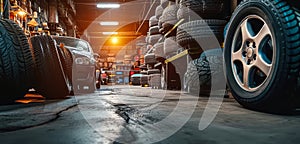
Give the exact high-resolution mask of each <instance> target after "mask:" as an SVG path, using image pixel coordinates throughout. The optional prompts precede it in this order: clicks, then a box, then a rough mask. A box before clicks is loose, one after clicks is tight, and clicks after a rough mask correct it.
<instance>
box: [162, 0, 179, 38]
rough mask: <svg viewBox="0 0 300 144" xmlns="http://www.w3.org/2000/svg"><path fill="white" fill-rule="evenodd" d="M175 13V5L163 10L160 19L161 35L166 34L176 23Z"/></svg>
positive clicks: (176, 9) (176, 8)
mask: <svg viewBox="0 0 300 144" xmlns="http://www.w3.org/2000/svg"><path fill="white" fill-rule="evenodd" d="M177 11H178V6H177V5H170V6H168V7H166V8H165V9H164V11H163V14H162V16H161V18H160V22H161V25H162V30H161V32H163V34H165V33H168V32H169V31H170V30H171V29H172V28H173V27H174V25H175V24H176V23H177ZM175 34H176V32H175Z"/></svg>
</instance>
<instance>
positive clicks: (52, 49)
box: [30, 36, 71, 99]
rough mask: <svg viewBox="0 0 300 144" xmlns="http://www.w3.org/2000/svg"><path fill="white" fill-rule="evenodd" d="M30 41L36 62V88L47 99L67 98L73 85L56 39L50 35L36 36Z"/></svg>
mask: <svg viewBox="0 0 300 144" xmlns="http://www.w3.org/2000/svg"><path fill="white" fill-rule="evenodd" d="M30 41H31V44H32V48H33V52H34V58H35V62H36V63H35V70H36V79H35V80H36V83H35V87H34V88H35V90H37V92H38V93H39V94H41V95H43V96H44V97H46V98H47V99H61V98H65V97H66V96H67V95H68V94H70V92H71V87H70V86H69V82H68V78H67V76H66V75H65V73H64V71H63V67H62V63H61V59H60V57H59V53H58V51H57V48H56V46H55V42H54V40H53V39H52V38H51V37H50V36H34V37H31V38H30Z"/></svg>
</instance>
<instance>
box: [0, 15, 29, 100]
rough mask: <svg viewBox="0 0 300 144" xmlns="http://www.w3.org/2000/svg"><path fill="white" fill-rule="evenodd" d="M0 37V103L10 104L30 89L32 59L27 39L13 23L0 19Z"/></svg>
mask: <svg viewBox="0 0 300 144" xmlns="http://www.w3.org/2000/svg"><path fill="white" fill-rule="evenodd" d="M0 35H1V37H0V46H1V49H0V91H1V96H0V103H11V102H13V101H14V100H16V99H18V98H22V97H23V96H24V95H25V94H26V93H27V91H28V89H29V88H30V87H31V81H30V78H32V72H31V70H32V66H33V58H32V54H31V51H30V47H29V44H28V41H27V38H26V36H25V34H24V32H23V31H22V29H21V28H20V27H19V26H18V25H17V24H16V23H15V22H13V21H11V20H7V19H1V20H0ZM11 89H13V90H12V91H11Z"/></svg>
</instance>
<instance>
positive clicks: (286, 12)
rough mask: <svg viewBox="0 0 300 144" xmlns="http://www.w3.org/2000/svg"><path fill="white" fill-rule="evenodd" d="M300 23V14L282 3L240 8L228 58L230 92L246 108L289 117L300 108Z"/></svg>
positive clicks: (254, 0)
mask: <svg viewBox="0 0 300 144" xmlns="http://www.w3.org/2000/svg"><path fill="white" fill-rule="evenodd" d="M299 23H300V14H299V12H296V11H295V10H294V9H293V8H292V7H291V6H290V5H288V3H286V2H285V1H282V0H277V1H259V0H248V1H243V2H241V3H240V4H239V6H238V7H237V8H236V10H235V12H234V13H233V16H232V18H231V20H230V24H229V27H228V30H227V35H226V40H225V50H224V58H225V65H226V66H225V72H226V76H227V81H228V86H229V87H230V89H231V93H232V95H233V97H234V98H235V99H236V100H237V101H238V102H239V103H240V104H241V105H243V106H244V107H246V108H249V109H254V110H259V111H264V112H271V113H287V112H290V111H291V110H293V109H294V108H295V107H296V106H297V105H298V104H299V93H298V92H299V90H297V89H299V85H297V83H298V84H299V81H298V80H297V79H299V66H300V26H299ZM245 25H247V26H245ZM249 27H251V28H252V29H251V30H249ZM240 36H242V37H240ZM246 38H247V39H246ZM256 38H257V39H256ZM259 38H260V39H259ZM247 40H249V41H247ZM242 47H244V48H242ZM246 48H247V49H246ZM246 68H247V69H246Z"/></svg>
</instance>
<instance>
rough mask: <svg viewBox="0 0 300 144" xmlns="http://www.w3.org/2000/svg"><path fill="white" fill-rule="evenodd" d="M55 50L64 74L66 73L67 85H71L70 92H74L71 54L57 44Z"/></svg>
mask: <svg viewBox="0 0 300 144" xmlns="http://www.w3.org/2000/svg"><path fill="white" fill-rule="evenodd" d="M57 52H58V55H59V59H60V60H61V65H62V68H63V71H64V74H65V75H66V79H67V82H68V85H69V86H70V87H71V92H70V93H74V91H73V89H72V66H73V58H72V54H71V52H70V51H69V50H68V49H66V48H65V47H59V46H57Z"/></svg>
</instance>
